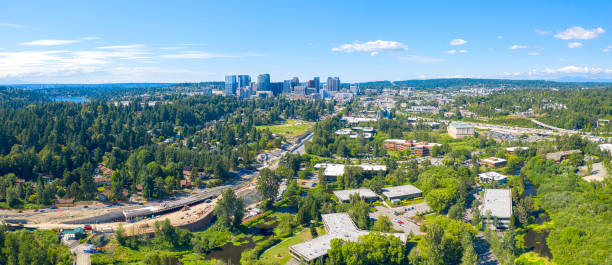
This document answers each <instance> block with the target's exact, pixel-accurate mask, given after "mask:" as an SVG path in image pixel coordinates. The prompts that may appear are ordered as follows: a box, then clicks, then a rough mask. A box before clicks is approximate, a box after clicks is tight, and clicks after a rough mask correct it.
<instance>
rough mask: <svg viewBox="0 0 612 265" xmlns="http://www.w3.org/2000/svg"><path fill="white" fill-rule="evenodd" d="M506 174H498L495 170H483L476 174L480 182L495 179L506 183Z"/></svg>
mask: <svg viewBox="0 0 612 265" xmlns="http://www.w3.org/2000/svg"><path fill="white" fill-rule="evenodd" d="M507 178H508V176H506V175H502V174H499V173H497V172H495V171H490V172H485V173H480V174H478V180H480V183H489V182H491V181H496V182H497V183H499V184H504V183H506V180H507Z"/></svg>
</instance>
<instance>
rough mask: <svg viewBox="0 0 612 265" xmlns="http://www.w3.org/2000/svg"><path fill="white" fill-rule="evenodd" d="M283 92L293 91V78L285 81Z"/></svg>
mask: <svg viewBox="0 0 612 265" xmlns="http://www.w3.org/2000/svg"><path fill="white" fill-rule="evenodd" d="M283 93H287V94H288V93H291V80H285V81H283Z"/></svg>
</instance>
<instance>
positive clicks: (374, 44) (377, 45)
mask: <svg viewBox="0 0 612 265" xmlns="http://www.w3.org/2000/svg"><path fill="white" fill-rule="evenodd" d="M385 50H389V51H402V50H408V46H406V44H403V43H401V42H397V41H384V40H377V41H368V42H359V41H355V42H353V43H349V44H342V45H340V47H336V48H332V51H335V52H376V51H385Z"/></svg>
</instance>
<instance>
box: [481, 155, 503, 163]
mask: <svg viewBox="0 0 612 265" xmlns="http://www.w3.org/2000/svg"><path fill="white" fill-rule="evenodd" d="M480 161H481V162H484V163H501V162H507V161H508V160H506V159H503V158H499V157H493V156H492V157H489V158H486V159H483V160H480Z"/></svg>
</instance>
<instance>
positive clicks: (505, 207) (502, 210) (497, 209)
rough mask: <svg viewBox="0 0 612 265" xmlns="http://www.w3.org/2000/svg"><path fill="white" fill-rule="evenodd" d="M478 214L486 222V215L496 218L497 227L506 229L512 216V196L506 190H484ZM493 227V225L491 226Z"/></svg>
mask: <svg viewBox="0 0 612 265" xmlns="http://www.w3.org/2000/svg"><path fill="white" fill-rule="evenodd" d="M480 214H481V215H482V218H483V221H484V222H486V221H487V220H486V218H487V215H488V214H490V215H491V221H493V218H497V220H498V222H499V223H498V224H497V227H508V225H509V224H510V217H511V216H512V195H511V193H510V190H508V189H485V190H484V196H483V197H482V205H480ZM491 225H493V224H491Z"/></svg>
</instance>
